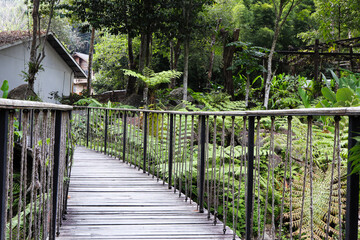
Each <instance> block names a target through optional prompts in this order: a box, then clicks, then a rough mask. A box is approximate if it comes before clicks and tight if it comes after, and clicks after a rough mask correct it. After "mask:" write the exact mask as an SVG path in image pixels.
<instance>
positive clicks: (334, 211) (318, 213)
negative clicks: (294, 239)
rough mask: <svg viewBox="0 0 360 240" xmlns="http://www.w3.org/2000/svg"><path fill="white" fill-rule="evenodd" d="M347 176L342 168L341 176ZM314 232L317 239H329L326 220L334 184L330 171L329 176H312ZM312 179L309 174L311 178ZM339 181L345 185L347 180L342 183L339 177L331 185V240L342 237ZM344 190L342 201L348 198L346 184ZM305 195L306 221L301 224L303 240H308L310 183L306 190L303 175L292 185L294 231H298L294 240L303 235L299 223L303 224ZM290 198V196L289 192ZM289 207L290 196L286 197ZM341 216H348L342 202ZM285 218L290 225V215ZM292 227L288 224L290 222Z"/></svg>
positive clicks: (285, 215) (322, 173) (323, 173)
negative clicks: (340, 233)
mask: <svg viewBox="0 0 360 240" xmlns="http://www.w3.org/2000/svg"><path fill="white" fill-rule="evenodd" d="M344 173H345V168H344V167H343V166H342V167H341V174H344ZM313 174H314V176H313V196H312V200H313V230H314V232H313V233H314V238H315V239H323V238H325V237H326V226H327V216H328V209H329V197H330V186H331V185H330V184H329V183H330V182H331V173H330V170H329V171H327V172H322V171H321V170H317V173H315V172H314V173H313ZM308 175H309V174H308ZM338 181H342V182H343V181H344V179H339V178H338V177H335V178H334V181H333V184H332V204H331V208H330V228H329V235H330V236H329V239H337V238H335V236H339V230H338V225H339V219H338V216H339V202H338ZM341 186H342V189H341V194H342V196H341V198H343V197H344V196H345V186H346V185H345V183H343V184H342V185H341ZM303 191H304V194H305V201H304V207H303V220H302V233H303V234H302V237H301V238H304V239H309V238H310V236H311V226H310V224H311V221H310V200H311V198H310V180H309V179H307V180H306V182H305V189H303V176H302V175H301V174H300V175H298V176H295V178H294V182H293V191H292V192H293V197H292V206H293V210H292V212H291V213H292V217H293V227H294V228H295V229H296V231H294V232H293V235H294V236H297V235H298V234H299V232H300V228H299V227H300V221H301V208H302V197H303V195H302V193H303ZM287 195H288V192H287ZM286 202H287V206H289V202H290V199H289V196H287V201H286ZM341 202H342V205H341V212H342V213H341V215H342V216H343V215H344V213H345V208H346V205H345V203H343V199H341ZM284 217H285V218H286V219H287V220H288V221H289V220H290V212H287V213H285V214H284ZM287 223H288V224H289V222H287Z"/></svg>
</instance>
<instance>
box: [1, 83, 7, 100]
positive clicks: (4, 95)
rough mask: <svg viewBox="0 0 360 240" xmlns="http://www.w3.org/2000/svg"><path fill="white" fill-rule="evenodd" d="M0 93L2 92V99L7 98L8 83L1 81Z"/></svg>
mask: <svg viewBox="0 0 360 240" xmlns="http://www.w3.org/2000/svg"><path fill="white" fill-rule="evenodd" d="M1 91H3V95H2V98H7V97H8V94H9V82H8V81H7V80H4V81H3V84H2V85H1Z"/></svg>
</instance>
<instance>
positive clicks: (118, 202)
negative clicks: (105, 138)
mask: <svg viewBox="0 0 360 240" xmlns="http://www.w3.org/2000/svg"><path fill="white" fill-rule="evenodd" d="M184 199H185V198H184V197H180V198H179V195H178V194H174V193H173V190H169V189H168V187H167V185H163V184H162V182H157V181H156V179H153V178H152V177H151V176H148V174H144V173H143V172H142V170H141V171H138V170H136V169H134V167H130V166H129V165H128V164H125V163H123V162H122V161H119V160H118V159H114V158H111V157H108V156H105V155H103V154H100V153H96V152H94V151H91V150H87V149H85V148H82V147H78V148H77V149H76V152H75V160H74V166H73V169H72V177H71V182H70V190H69V196H68V211H67V212H68V214H67V215H66V220H64V221H63V224H62V226H61V228H60V235H59V236H58V237H57V239H59V240H70V239H75V240H76V239H123V240H124V239H175V240H176V239H219V240H220V239H229V240H230V239H232V231H231V229H229V228H227V231H226V234H223V224H222V223H221V222H220V223H219V222H218V224H217V225H216V226H213V224H212V222H213V220H208V219H207V214H206V213H199V212H198V211H197V206H196V203H192V204H190V203H189V201H188V202H185V201H184ZM237 239H238V238H237Z"/></svg>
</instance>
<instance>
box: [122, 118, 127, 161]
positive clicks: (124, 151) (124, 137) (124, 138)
mask: <svg viewBox="0 0 360 240" xmlns="http://www.w3.org/2000/svg"><path fill="white" fill-rule="evenodd" d="M126 122H127V115H126V112H124V122H123V124H124V131H123V162H125V157H126V125H127V124H126Z"/></svg>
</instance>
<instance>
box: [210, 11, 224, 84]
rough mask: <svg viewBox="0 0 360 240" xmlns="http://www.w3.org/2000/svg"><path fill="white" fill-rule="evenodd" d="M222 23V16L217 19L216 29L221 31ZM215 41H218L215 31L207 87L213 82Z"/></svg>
mask: <svg viewBox="0 0 360 240" xmlns="http://www.w3.org/2000/svg"><path fill="white" fill-rule="evenodd" d="M220 23H221V18H220V19H218V20H217V24H216V31H215V32H218V31H219V25H220ZM215 41H216V35H215V33H213V35H212V37H211V44H210V47H211V54H210V63H209V70H208V82H207V84H206V85H207V87H208V88H209V87H210V84H211V77H212V70H213V67H214V59H215V49H214V45H215Z"/></svg>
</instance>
